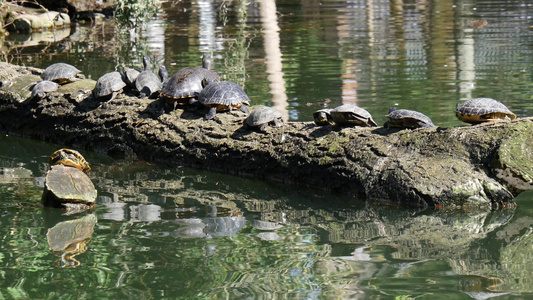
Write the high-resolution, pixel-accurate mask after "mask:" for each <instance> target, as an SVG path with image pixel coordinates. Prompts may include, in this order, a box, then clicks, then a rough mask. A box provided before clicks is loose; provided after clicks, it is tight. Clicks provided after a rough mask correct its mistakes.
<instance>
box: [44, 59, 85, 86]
mask: <svg viewBox="0 0 533 300" xmlns="http://www.w3.org/2000/svg"><path fill="white" fill-rule="evenodd" d="M80 72H81V71H80V70H78V69H77V68H76V67H74V66H72V65H69V64H66V63H55V64H51V65H50V66H48V68H46V69H45V70H44V72H43V73H42V74H41V78H42V79H43V80H49V81H54V82H57V83H59V84H65V83H69V82H72V81H74V80H77V79H79V78H80V75H79V74H80Z"/></svg>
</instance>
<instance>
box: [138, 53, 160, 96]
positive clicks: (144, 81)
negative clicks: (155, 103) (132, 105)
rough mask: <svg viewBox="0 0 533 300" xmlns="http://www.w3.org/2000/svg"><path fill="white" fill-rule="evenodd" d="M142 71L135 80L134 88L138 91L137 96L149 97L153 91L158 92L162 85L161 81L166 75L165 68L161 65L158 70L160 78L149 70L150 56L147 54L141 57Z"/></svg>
mask: <svg viewBox="0 0 533 300" xmlns="http://www.w3.org/2000/svg"><path fill="white" fill-rule="evenodd" d="M143 64H144V71H142V72H141V73H140V74H139V76H137V78H136V80H135V88H136V89H137V90H138V91H139V97H141V98H142V97H151V96H152V95H154V94H155V93H157V92H159V90H161V88H162V87H163V83H162V82H163V81H165V80H166V79H167V77H168V72H167V69H166V68H165V67H164V66H162V67H161V69H160V70H159V71H160V72H159V74H160V75H161V76H162V77H161V79H160V78H158V77H157V75H155V74H154V73H153V72H152V70H151V63H150V58H148V56H144V57H143Z"/></svg>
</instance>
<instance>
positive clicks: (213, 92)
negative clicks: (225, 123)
mask: <svg viewBox="0 0 533 300" xmlns="http://www.w3.org/2000/svg"><path fill="white" fill-rule="evenodd" d="M198 101H199V102H200V103H202V104H203V105H205V106H209V112H208V113H207V114H206V115H205V116H204V118H205V119H206V120H210V119H212V118H213V117H214V116H215V115H216V113H217V112H222V111H230V112H231V111H232V110H237V109H240V110H241V111H243V112H245V113H246V114H248V106H249V105H250V98H248V95H246V93H245V92H244V90H243V89H242V88H241V87H240V86H239V85H238V84H236V83H235V82H231V81H218V82H211V83H209V84H208V85H206V86H205V88H204V89H203V90H202V91H201V92H200V95H199V96H198Z"/></svg>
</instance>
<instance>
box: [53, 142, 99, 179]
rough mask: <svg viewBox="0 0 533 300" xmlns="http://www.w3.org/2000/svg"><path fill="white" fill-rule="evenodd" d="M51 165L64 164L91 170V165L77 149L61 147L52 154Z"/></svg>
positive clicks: (84, 170) (86, 170)
mask: <svg viewBox="0 0 533 300" xmlns="http://www.w3.org/2000/svg"><path fill="white" fill-rule="evenodd" d="M50 165H51V166H54V165H64V166H67V167H74V168H76V169H78V170H80V171H83V172H86V173H87V172H89V171H90V170H91V167H90V166H89V163H88V162H87V161H86V160H85V158H84V157H83V156H82V155H81V154H80V153H79V152H78V151H76V150H71V149H67V148H63V149H59V150H57V151H56V152H54V153H53V154H52V156H50Z"/></svg>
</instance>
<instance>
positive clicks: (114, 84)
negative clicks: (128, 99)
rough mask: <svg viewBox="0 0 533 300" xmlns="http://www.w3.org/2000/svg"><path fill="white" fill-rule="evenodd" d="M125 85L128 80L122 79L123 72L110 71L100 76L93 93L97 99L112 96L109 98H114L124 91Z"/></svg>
mask: <svg viewBox="0 0 533 300" xmlns="http://www.w3.org/2000/svg"><path fill="white" fill-rule="evenodd" d="M125 86H126V82H124V80H123V79H122V74H120V73H119V72H116V71H115V72H109V73H107V74H104V75H102V77H100V78H98V80H97V81H96V86H95V87H94V90H93V95H94V97H96V98H97V99H102V98H107V97H110V99H109V100H113V99H114V98H115V96H116V95H118V94H119V93H122V89H123V88H124V87H125Z"/></svg>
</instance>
